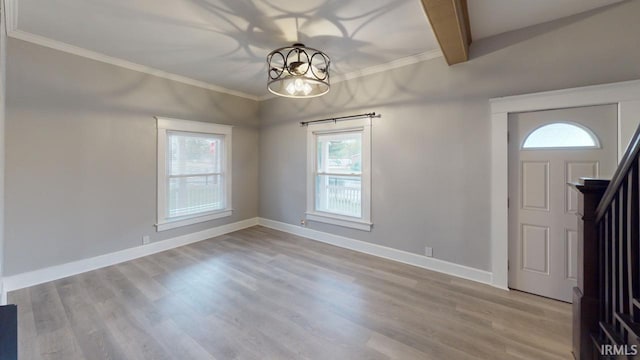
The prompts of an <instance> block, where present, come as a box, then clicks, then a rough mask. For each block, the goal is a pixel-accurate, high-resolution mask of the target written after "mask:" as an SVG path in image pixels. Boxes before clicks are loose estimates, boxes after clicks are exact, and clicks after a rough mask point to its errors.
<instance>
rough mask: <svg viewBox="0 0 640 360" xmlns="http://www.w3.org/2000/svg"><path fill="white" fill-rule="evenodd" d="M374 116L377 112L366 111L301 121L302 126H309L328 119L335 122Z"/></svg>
mask: <svg viewBox="0 0 640 360" xmlns="http://www.w3.org/2000/svg"><path fill="white" fill-rule="evenodd" d="M374 116H376V113H374V112H370V113H365V114H358V115H347V116H338V117H333V118H326V119H320V120H313V121H302V122H300V126H309V124H314V123H318V122H326V121H333V122H334V123H335V122H337V121H338V120H348V119H353V118H361V117H370V118H371V117H374Z"/></svg>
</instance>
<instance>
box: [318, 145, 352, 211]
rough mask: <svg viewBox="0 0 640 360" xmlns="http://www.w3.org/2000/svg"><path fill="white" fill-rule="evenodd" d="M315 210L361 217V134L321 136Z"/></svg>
mask: <svg viewBox="0 0 640 360" xmlns="http://www.w3.org/2000/svg"><path fill="white" fill-rule="evenodd" d="M317 155H318V159H317V162H316V163H317V175H316V210H317V211H324V212H330V213H336V214H340V215H347V216H353V217H358V218H359V217H361V216H362V181H361V177H362V172H361V168H362V132H345V133H337V134H326V135H318V137H317Z"/></svg>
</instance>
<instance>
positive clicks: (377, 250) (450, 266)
mask: <svg viewBox="0 0 640 360" xmlns="http://www.w3.org/2000/svg"><path fill="white" fill-rule="evenodd" d="M258 222H259V224H260V225H262V226H265V227H268V228H271V229H275V230H280V231H284V232H288V233H290V234H294V235H298V236H303V237H306V238H309V239H312V240H316V241H320V242H323V243H327V244H331V245H335V246H339V247H342V248H346V249H350V250H355V251H359V252H362V253H365V254H369V255H374V256H378V257H381V258H385V259H389V260H394V261H398V262H401V263H405V264H409V265H413V266H418V267H421V268H424V269H428V270H433V271H437V272H440V273H444V274H447V275H452V276H456V277H460V278H463V279H468V280H473V281H477V282H480V283H483V284H487V285H492V286H493V284H492V274H491V273H490V272H488V271H484V270H480V269H476V268H472V267H468V266H464V265H459V264H455V263H452V262H448V261H444V260H439V259H434V258H430V257H426V256H422V255H418V254H414V253H410V252H407V251H403V250H397V249H393V248H390V247H386V246H381V245H376V244H372V243H368V242H365V241H360V240H355V239H351V238H347V237H344V236H338V235H333V234H329V233H326V232H322V231H317V230H312V229H309V228H305V227H301V226H296V225H291V224H287V223H283V222H279V221H274V220H269V219H264V218H259V219H258Z"/></svg>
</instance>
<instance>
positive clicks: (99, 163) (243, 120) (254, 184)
mask: <svg viewBox="0 0 640 360" xmlns="http://www.w3.org/2000/svg"><path fill="white" fill-rule="evenodd" d="M8 50H9V51H8V65H7V66H8V70H7V76H8V79H7V85H8V86H7V90H8V93H7V124H6V125H7V126H6V138H7V154H6V170H7V172H6V174H7V176H6V195H7V196H6V208H7V212H6V256H5V275H7V276H8V275H13V274H17V273H21V272H25V271H30V270H34V269H39V268H43V267H47V266H51V265H56V264H62V263H66V262H69V261H74V260H79V259H84V258H87V257H92V256H96V255H101V254H106V253H110V252H113V251H117V250H121V249H126V248H130V247H134V246H138V245H141V244H142V239H141V237H142V236H143V235H145V234H149V235H151V239H152V241H158V240H162V239H166V238H170V237H175V236H178V235H181V234H185V233H191V232H195V231H198V230H202V229H205V228H210V227H212V226H216V225H221V224H224V223H230V222H235V221H239V220H242V219H248V218H253V217H255V216H257V214H258V212H257V207H258V137H259V134H258V131H259V129H258V117H257V114H258V103H257V102H255V101H252V100H247V99H243V98H238V97H234V96H229V95H225V94H220V93H216V92H212V91H208V90H204V89H201V88H196V87H192V86H188V85H184V84H181V83H176V82H172V81H169V80H165V79H161V78H157V77H153V76H150V75H146V74H142V73H138V72H135V71H130V70H126V69H122V68H119V67H115V66H111V65H108V64H104V63H100V62H96V61H92V60H88V59H85V58H82V57H78V56H75V55H70V54H66V53H63V52H59V51H55V50H51V49H48V48H44V47H41V46H38V45H33V44H30V43H26V42H23V41H20V40H15V39H10V41H9V43H8ZM3 63H4V62H3ZM155 115H159V116H167V117H175V118H180V119H189V120H198V121H209V122H216V123H221V124H230V125H234V129H233V180H234V184H233V208H234V209H235V211H234V214H233V216H232V217H231V218H225V219H221V220H217V221H211V222H207V223H201V224H197V225H192V226H188V227H184V228H180V229H173V230H168V231H164V232H161V233H157V232H156V231H155V227H154V226H153V225H154V223H155V217H156V128H155V119H154V118H153V116H155Z"/></svg>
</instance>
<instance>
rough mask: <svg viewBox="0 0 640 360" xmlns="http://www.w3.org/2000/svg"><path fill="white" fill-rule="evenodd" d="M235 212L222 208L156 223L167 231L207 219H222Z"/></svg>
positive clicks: (158, 227) (159, 229)
mask: <svg viewBox="0 0 640 360" xmlns="http://www.w3.org/2000/svg"><path fill="white" fill-rule="evenodd" d="M232 213H233V210H222V211H218V212H215V213H213V214H208V215H203V216H201V215H198V216H195V217H188V218H186V219H177V220H168V221H166V222H163V223H161V224H156V228H157V230H158V231H165V230H169V229H175V228H179V227H181V226H187V225H193V224H197V223H201V222H205V221H211V220H216V219H221V218H223V217H229V216H231V214H232Z"/></svg>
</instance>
